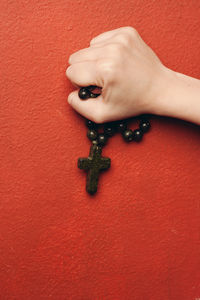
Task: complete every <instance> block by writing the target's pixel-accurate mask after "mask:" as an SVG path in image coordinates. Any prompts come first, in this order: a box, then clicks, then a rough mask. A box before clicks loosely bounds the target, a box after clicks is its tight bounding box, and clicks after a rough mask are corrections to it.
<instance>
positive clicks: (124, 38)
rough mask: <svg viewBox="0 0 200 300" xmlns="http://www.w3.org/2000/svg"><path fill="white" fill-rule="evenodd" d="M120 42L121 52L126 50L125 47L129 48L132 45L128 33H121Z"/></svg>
mask: <svg viewBox="0 0 200 300" xmlns="http://www.w3.org/2000/svg"><path fill="white" fill-rule="evenodd" d="M118 40H119V42H120V44H119V45H120V47H121V50H123V49H124V46H125V47H127V46H129V45H130V40H131V38H130V35H129V34H127V33H123V34H122V33H120V34H119V35H118Z"/></svg>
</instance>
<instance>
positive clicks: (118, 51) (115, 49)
mask: <svg viewBox="0 0 200 300" xmlns="http://www.w3.org/2000/svg"><path fill="white" fill-rule="evenodd" d="M107 47H108V49H107V50H108V52H110V53H111V54H112V55H115V56H114V57H120V56H121V55H122V53H123V51H124V45H123V44H121V43H112V44H110V45H108V46H107ZM114 57H113V58H114Z"/></svg>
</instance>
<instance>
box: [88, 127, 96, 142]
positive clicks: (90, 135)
mask: <svg viewBox="0 0 200 300" xmlns="http://www.w3.org/2000/svg"><path fill="white" fill-rule="evenodd" d="M97 135H98V134H97V132H96V130H94V129H90V130H88V132H87V137H88V138H89V139H90V141H93V140H96V138H97Z"/></svg>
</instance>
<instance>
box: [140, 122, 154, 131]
mask: <svg viewBox="0 0 200 300" xmlns="http://www.w3.org/2000/svg"><path fill="white" fill-rule="evenodd" d="M139 127H140V129H141V130H142V132H147V131H149V129H150V127H151V125H150V122H149V121H148V120H141V121H140V125H139Z"/></svg>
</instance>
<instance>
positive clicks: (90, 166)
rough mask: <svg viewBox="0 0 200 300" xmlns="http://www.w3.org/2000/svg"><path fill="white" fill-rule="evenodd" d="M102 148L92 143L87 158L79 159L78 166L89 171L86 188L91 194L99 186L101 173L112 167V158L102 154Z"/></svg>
mask: <svg viewBox="0 0 200 300" xmlns="http://www.w3.org/2000/svg"><path fill="white" fill-rule="evenodd" d="M101 152H102V148H101V146H98V145H92V146H91V148H90V154H89V157H87V158H85V157H84V158H79V159H78V168H79V169H82V170H85V171H87V182H86V190H87V192H88V193H89V194H91V195H92V194H95V193H96V191H97V186H98V179H99V173H100V171H102V170H107V169H109V167H110V163H111V159H110V158H108V157H102V156H101Z"/></svg>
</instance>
